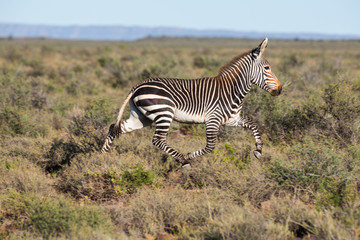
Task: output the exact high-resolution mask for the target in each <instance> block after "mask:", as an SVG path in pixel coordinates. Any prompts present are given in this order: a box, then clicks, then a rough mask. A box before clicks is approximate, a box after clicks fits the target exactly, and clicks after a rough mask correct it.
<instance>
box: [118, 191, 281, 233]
mask: <svg viewBox="0 0 360 240" xmlns="http://www.w3.org/2000/svg"><path fill="white" fill-rule="evenodd" d="M225 206H226V207H225ZM248 207H249V206H248ZM111 213H112V215H113V218H114V221H115V222H116V223H117V225H119V226H121V228H122V229H123V230H125V231H126V232H129V233H130V236H133V237H141V236H147V235H148V236H149V235H150V236H154V237H156V236H160V235H163V234H164V233H167V234H171V235H175V236H177V237H179V238H183V239H269V238H271V239H283V238H285V237H286V236H288V232H287V231H286V230H285V229H284V228H283V227H281V226H279V225H277V224H276V223H274V222H271V220H270V222H269V223H268V224H264V223H265V221H266V220H265V219H264V217H263V216H262V215H261V214H257V213H255V211H251V207H250V209H249V210H246V209H245V208H242V207H239V206H237V205H235V204H233V203H232V202H231V201H229V199H227V198H226V197H224V195H222V194H221V192H220V191H214V192H212V191H211V190H210V189H209V191H205V192H204V191H200V192H199V191H196V192H194V191H185V190H181V189H177V188H172V189H163V190H161V189H159V190H156V194H154V192H153V190H152V191H150V190H148V189H142V190H141V191H140V192H139V193H138V194H136V196H135V198H133V199H132V200H131V201H130V203H129V205H128V206H126V207H125V208H122V209H116V208H114V209H112V211H111Z"/></svg>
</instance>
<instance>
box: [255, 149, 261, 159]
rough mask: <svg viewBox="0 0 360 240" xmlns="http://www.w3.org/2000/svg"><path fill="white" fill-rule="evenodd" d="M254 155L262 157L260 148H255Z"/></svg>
mask: <svg viewBox="0 0 360 240" xmlns="http://www.w3.org/2000/svg"><path fill="white" fill-rule="evenodd" d="M254 156H255V157H256V158H257V159H260V158H261V152H259V151H258V150H255V151H254Z"/></svg>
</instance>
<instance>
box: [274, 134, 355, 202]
mask: <svg viewBox="0 0 360 240" xmlns="http://www.w3.org/2000/svg"><path fill="white" fill-rule="evenodd" d="M334 148H336V145H334V144H333V143H330V142H324V143H322V142H317V143H315V142H313V141H312V140H309V139H304V140H303V142H302V143H297V144H295V145H293V146H292V147H291V148H290V149H289V150H288V151H287V152H286V153H285V154H286V157H283V158H277V159H274V160H272V161H271V162H270V163H269V165H268V166H267V176H268V177H269V178H271V179H274V180H275V181H276V182H277V183H278V184H279V186H280V188H282V189H287V190H292V191H294V193H295V194H297V195H298V196H299V197H300V198H303V200H306V197H310V198H311V199H312V200H314V199H315V197H316V198H317V204H319V205H320V206H339V205H343V204H345V203H346V204H347V203H350V202H352V201H353V200H354V196H353V195H354V194H355V193H356V190H355V189H354V188H353V187H352V186H353V184H354V183H355V182H356V178H355V176H352V175H349V174H351V173H350V172H349V170H348V168H347V163H346V161H345V159H344V154H343V152H335V151H334ZM354 191H355V192H354ZM316 192H317V193H319V195H317V194H315V193H316Z"/></svg>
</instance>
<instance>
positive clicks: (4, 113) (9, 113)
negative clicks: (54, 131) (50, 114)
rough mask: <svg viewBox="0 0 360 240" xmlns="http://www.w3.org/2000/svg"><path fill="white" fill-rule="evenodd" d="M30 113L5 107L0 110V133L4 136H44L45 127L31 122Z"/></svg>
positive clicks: (45, 132) (46, 130)
mask: <svg viewBox="0 0 360 240" xmlns="http://www.w3.org/2000/svg"><path fill="white" fill-rule="evenodd" d="M31 115H32V112H30V111H24V110H21V109H19V108H16V107H10V106H7V107H5V108H3V109H2V110H0V131H1V132H2V133H3V134H4V135H5V134H8V135H11V136H15V135H25V136H30V137H37V136H45V135H46V134H47V132H48V129H47V127H46V126H43V125H42V124H41V123H38V122H36V121H34V120H33V118H32V116H31Z"/></svg>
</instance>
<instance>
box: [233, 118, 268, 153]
mask: <svg viewBox="0 0 360 240" xmlns="http://www.w3.org/2000/svg"><path fill="white" fill-rule="evenodd" d="M238 125H239V126H242V127H244V128H245V127H246V128H249V129H251V131H252V132H253V135H254V137H255V146H256V150H254V155H255V157H256V158H257V159H260V157H261V153H262V146H263V142H262V140H261V136H260V133H259V130H258V126H257V125H256V124H255V123H254V122H253V121H252V120H250V119H246V118H242V117H241V118H240V121H239V122H238Z"/></svg>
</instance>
